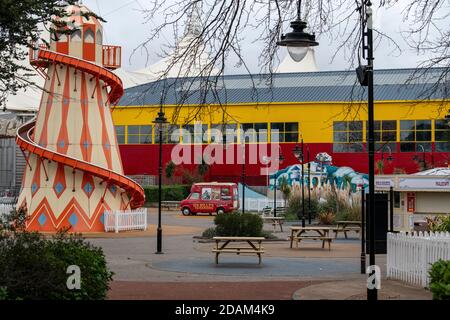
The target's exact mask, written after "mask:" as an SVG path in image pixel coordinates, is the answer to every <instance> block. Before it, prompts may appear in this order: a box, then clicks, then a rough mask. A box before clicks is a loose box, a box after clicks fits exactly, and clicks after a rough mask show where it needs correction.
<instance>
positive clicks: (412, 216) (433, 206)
mask: <svg viewBox="0 0 450 320" xmlns="http://www.w3.org/2000/svg"><path fill="white" fill-rule="evenodd" d="M391 186H392V187H393V188H394V228H395V230H403V231H410V230H412V229H414V224H415V223H416V224H417V223H420V222H423V221H425V218H426V217H434V216H436V215H442V214H450V168H435V169H431V170H427V171H423V172H419V173H416V174H410V175H379V176H376V178H375V187H376V189H377V190H385V191H386V190H389V188H390V187H391Z"/></svg>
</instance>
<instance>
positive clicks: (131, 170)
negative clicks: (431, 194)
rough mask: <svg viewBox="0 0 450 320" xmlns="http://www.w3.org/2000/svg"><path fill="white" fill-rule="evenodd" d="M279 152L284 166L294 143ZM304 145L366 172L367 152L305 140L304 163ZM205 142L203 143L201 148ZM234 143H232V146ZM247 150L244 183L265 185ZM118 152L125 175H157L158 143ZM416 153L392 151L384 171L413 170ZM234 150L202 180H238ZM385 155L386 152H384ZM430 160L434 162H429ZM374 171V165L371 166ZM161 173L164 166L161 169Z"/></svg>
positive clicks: (438, 160)
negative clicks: (340, 149)
mask: <svg viewBox="0 0 450 320" xmlns="http://www.w3.org/2000/svg"><path fill="white" fill-rule="evenodd" d="M174 146H175V145H163V167H164V168H165V164H166V163H167V162H169V161H170V159H171V152H172V148H173V147H174ZM280 146H281V150H282V151H281V152H282V154H283V156H284V158H285V160H284V162H283V163H282V164H281V165H280V167H281V168H284V167H286V166H289V165H293V164H296V163H298V161H297V159H296V158H295V157H294V156H293V154H292V149H293V148H294V147H295V143H284V144H281V145H280ZM306 146H309V150H310V157H311V159H310V160H311V161H312V160H313V159H314V157H315V156H316V155H317V153H319V152H326V153H328V154H329V155H331V156H332V157H333V165H335V166H338V167H342V166H348V167H351V168H353V169H354V170H355V171H357V172H361V173H367V171H368V169H367V162H368V160H367V153H333V151H332V150H333V144H331V143H311V144H306V143H305V163H306ZM204 147H205V146H203V148H204ZM236 147H237V146H236V145H234V148H236ZM268 150H269V151H268V156H270V147H268ZM250 151H251V150H248V149H247V150H246V158H247V164H246V165H245V175H246V183H248V184H249V185H265V184H266V179H267V177H266V176H265V175H261V172H260V168H263V172H265V169H264V168H265V165H262V164H261V163H260V161H258V163H257V164H249V163H248V162H249V161H250V160H249V159H250V155H249V152H250ZM120 152H121V156H122V162H123V166H124V171H125V174H126V175H157V174H158V161H159V160H158V154H159V146H158V145H121V146H120ZM415 155H417V156H418V157H419V159H422V157H423V153H415V152H401V153H400V152H397V153H393V154H392V156H393V157H394V160H393V161H391V162H389V161H387V160H385V161H384V173H385V174H390V173H392V172H393V171H394V169H395V168H401V169H404V170H405V171H406V173H414V172H417V171H419V164H418V163H417V162H416V161H414V160H413V157H414V156H415ZM236 157H237V154H236V152H235V154H234V159H235V161H234V164H214V165H212V166H211V168H210V171H209V172H208V174H207V175H206V177H205V178H206V179H205V180H211V181H230V182H238V181H240V180H241V175H242V164H238V163H237V161H236ZM385 157H387V154H385ZM425 158H426V161H427V163H428V165H429V166H434V167H446V166H447V161H448V159H449V158H450V154H449V153H443V152H433V153H426V154H425ZM380 159H381V153H378V154H376V156H375V161H378V160H380ZM433 163H434V164H433ZM183 170H188V171H190V172H195V171H196V170H197V165H196V164H191V165H186V164H183V165H179V166H177V172H178V173H177V174H178V175H180V174H181V172H182V171H183ZM375 170H376V172H377V169H375ZM163 175H164V169H163Z"/></svg>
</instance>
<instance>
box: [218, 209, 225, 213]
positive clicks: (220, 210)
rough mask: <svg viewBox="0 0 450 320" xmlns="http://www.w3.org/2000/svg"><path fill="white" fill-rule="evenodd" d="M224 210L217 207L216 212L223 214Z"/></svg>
mask: <svg viewBox="0 0 450 320" xmlns="http://www.w3.org/2000/svg"><path fill="white" fill-rule="evenodd" d="M224 213H225V210H223V208H219V209H217V214H224Z"/></svg>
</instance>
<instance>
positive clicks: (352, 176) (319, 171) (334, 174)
mask: <svg viewBox="0 0 450 320" xmlns="http://www.w3.org/2000/svg"><path fill="white" fill-rule="evenodd" d="M332 162H333V159H332V157H331V156H330V155H329V154H327V153H326V152H321V153H318V154H317V155H316V157H315V158H314V160H313V161H311V162H310V163H309V167H310V181H308V163H304V164H303V168H304V170H305V172H304V179H305V181H304V184H305V186H306V185H311V186H312V187H318V186H323V185H325V184H329V185H334V186H336V187H337V188H339V189H344V188H348V187H350V188H351V190H353V191H356V190H357V189H358V188H359V187H361V186H364V187H367V186H368V184H369V176H368V175H367V174H363V173H358V172H356V171H355V170H353V169H352V168H350V167H336V166H333V165H332ZM283 180H285V181H286V182H287V183H288V185H290V186H295V185H301V184H302V165H301V164H295V165H292V166H288V167H286V168H284V169H281V170H279V171H277V172H275V173H274V174H272V175H270V180H269V181H270V189H272V190H273V188H274V186H275V183H276V185H277V188H279V186H280V184H281V183H282V181H283Z"/></svg>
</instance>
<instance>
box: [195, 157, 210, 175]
mask: <svg viewBox="0 0 450 320" xmlns="http://www.w3.org/2000/svg"><path fill="white" fill-rule="evenodd" d="M197 170H198V173H199V175H201V176H202V177H204V176H205V174H206V173H207V172H208V171H209V164H207V163H206V162H205V159H203V158H202V163H201V164H199V165H198V167H197Z"/></svg>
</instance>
